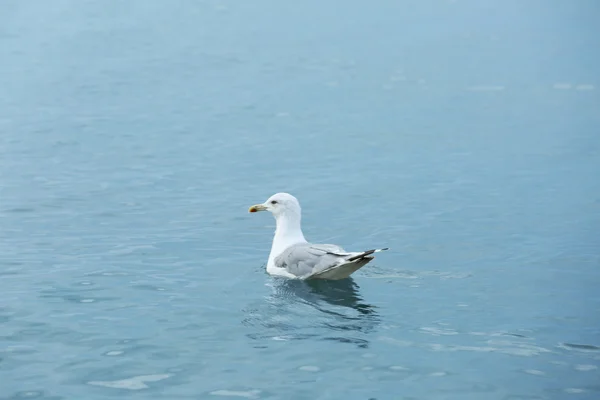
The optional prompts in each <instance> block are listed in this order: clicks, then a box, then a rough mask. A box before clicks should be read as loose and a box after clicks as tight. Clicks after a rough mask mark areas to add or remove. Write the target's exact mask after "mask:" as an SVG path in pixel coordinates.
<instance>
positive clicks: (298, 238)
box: [273, 214, 306, 250]
mask: <svg viewBox="0 0 600 400" xmlns="http://www.w3.org/2000/svg"><path fill="white" fill-rule="evenodd" d="M275 242H279V244H280V245H284V246H285V247H287V246H290V245H292V244H294V243H301V242H306V239H304V235H303V234H302V227H301V224H300V216H299V215H297V214H284V215H280V216H279V217H278V218H277V228H276V229H275V238H274V239H273V244H275ZM282 250H283V249H282Z"/></svg>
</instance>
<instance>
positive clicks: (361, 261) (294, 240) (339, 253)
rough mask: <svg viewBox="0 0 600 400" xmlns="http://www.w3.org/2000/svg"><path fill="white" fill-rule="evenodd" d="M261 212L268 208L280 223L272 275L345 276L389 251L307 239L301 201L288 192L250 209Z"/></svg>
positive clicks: (270, 266) (269, 264)
mask: <svg viewBox="0 0 600 400" xmlns="http://www.w3.org/2000/svg"><path fill="white" fill-rule="evenodd" d="M258 211H269V212H270V213H271V214H273V216H274V217H275V221H276V223H277V228H276V229H275V237H274V238H273V244H272V245H271V253H270V254H269V260H268V262H267V273H268V274H270V275H273V276H279V277H285V278H290V279H301V280H307V279H329V280H339V279H345V278H348V277H349V276H350V275H352V274H353V273H354V272H356V271H357V270H359V269H360V268H362V267H364V266H365V265H366V264H368V263H369V261H371V260H373V259H374V258H375V257H374V256H373V254H374V253H377V252H380V251H384V250H388V248H383V249H372V250H367V251H361V252H348V251H346V250H344V249H343V248H341V247H340V246H337V245H334V244H314V243H309V242H307V241H306V239H305V238H304V234H303V233H302V227H301V224H300V220H301V208H300V203H299V202H298V199H296V198H295V197H294V196H292V195H291V194H289V193H276V194H274V195H273V196H271V197H269V199H268V200H267V201H265V202H264V203H262V204H256V205H253V206H252V207H250V208H249V209H248V212H251V213H255V212H258Z"/></svg>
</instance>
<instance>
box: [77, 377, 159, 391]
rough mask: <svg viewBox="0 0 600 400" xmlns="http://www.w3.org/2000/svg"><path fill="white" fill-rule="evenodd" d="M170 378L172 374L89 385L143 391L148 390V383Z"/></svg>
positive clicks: (91, 383) (95, 382)
mask: <svg viewBox="0 0 600 400" xmlns="http://www.w3.org/2000/svg"><path fill="white" fill-rule="evenodd" d="M170 376H171V375H170V374H156V375H140V376H134V377H132V378H127V379H121V380H118V381H89V382H87V384H88V385H92V386H102V387H107V388H111V389H127V390H141V389H147V388H148V385H146V382H158V381H161V380H163V379H167V378H169V377H170Z"/></svg>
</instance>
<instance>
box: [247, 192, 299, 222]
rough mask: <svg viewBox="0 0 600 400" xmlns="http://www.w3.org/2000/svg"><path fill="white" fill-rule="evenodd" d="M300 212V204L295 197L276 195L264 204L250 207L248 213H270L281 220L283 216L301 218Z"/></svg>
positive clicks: (284, 194) (282, 194)
mask: <svg viewBox="0 0 600 400" xmlns="http://www.w3.org/2000/svg"><path fill="white" fill-rule="evenodd" d="M300 210H301V209H300V203H299V202H298V199H296V198H295V197H294V196H292V195H291V194H289V193H276V194H274V195H273V196H271V197H269V198H268V199H267V201H265V202H264V203H262V204H255V205H253V206H252V207H250V208H249V209H248V212H251V213H255V212H258V211H269V212H270V213H271V214H273V216H275V218H279V217H280V216H283V215H287V216H291V215H296V216H298V217H300Z"/></svg>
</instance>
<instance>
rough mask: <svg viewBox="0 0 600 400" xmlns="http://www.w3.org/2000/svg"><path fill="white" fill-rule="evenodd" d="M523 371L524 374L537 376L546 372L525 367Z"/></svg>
mask: <svg viewBox="0 0 600 400" xmlns="http://www.w3.org/2000/svg"><path fill="white" fill-rule="evenodd" d="M523 372H525V373H526V374H529V375H537V376H544V375H546V373H545V372H544V371H540V370H538V369H526V370H524V371H523Z"/></svg>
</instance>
